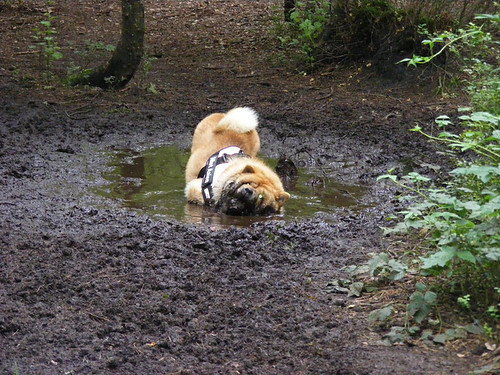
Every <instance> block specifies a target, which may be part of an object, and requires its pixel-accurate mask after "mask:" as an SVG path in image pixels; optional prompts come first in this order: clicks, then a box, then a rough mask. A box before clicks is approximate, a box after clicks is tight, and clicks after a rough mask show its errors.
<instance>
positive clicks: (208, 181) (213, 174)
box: [198, 146, 247, 206]
mask: <svg viewBox="0 0 500 375" xmlns="http://www.w3.org/2000/svg"><path fill="white" fill-rule="evenodd" d="M246 156H247V155H246V154H245V152H244V151H243V150H242V149H241V148H239V147H236V146H230V147H226V148H223V149H222V150H219V151H217V152H216V153H215V154H213V155H212V156H210V157H209V158H208V160H207V163H206V164H205V166H204V167H203V168H202V169H201V170H200V172H199V173H198V178H202V179H203V180H202V182H201V192H202V194H203V200H204V201H205V204H206V205H208V206H210V205H211V204H212V203H213V202H212V198H213V187H212V184H213V182H214V179H216V178H217V177H218V176H219V174H220V173H221V172H222V170H220V171H219V169H221V167H219V166H222V165H223V164H227V163H228V162H229V160H231V158H233V157H246ZM218 167H219V168H218ZM216 169H218V170H217V171H216ZM224 169H225V168H224Z"/></svg>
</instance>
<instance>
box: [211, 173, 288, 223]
mask: <svg viewBox="0 0 500 375" xmlns="http://www.w3.org/2000/svg"><path fill="white" fill-rule="evenodd" d="M226 177H227V178H226V179H225V181H224V183H223V184H222V185H221V186H220V192H219V194H218V196H217V197H216V207H217V208H218V209H219V210H220V211H221V212H223V213H226V214H228V215H269V214H272V213H276V212H279V211H280V209H281V207H283V205H284V204H285V202H286V201H287V200H288V198H290V194H288V193H287V192H286V191H284V190H283V185H282V184H281V181H280V179H279V177H278V176H277V175H276V174H275V173H274V172H273V171H271V170H270V169H269V168H267V167H265V166H262V165H258V164H257V165H255V164H247V165H245V166H243V168H241V167H240V168H239V170H238V171H237V172H236V173H233V174H228V175H226Z"/></svg>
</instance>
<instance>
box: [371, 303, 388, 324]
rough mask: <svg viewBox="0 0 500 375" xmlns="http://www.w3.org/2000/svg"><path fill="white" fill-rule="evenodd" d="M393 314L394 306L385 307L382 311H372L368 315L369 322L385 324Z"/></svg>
mask: <svg viewBox="0 0 500 375" xmlns="http://www.w3.org/2000/svg"><path fill="white" fill-rule="evenodd" d="M393 312H394V308H393V307H392V305H390V306H386V307H383V308H381V309H378V310H374V311H372V312H371V313H370V314H369V315H368V320H369V321H370V322H372V323H375V322H384V321H386V320H388V319H389V318H390V317H391V315H392V313H393Z"/></svg>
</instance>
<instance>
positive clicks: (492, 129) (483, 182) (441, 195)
mask: <svg viewBox="0 0 500 375" xmlns="http://www.w3.org/2000/svg"><path fill="white" fill-rule="evenodd" d="M484 18H488V19H491V20H494V21H495V22H498V17H497V16H495V17H493V16H492V17H486V16H484ZM443 35H444V34H442V35H441V36H439V37H436V38H435V39H433V40H427V41H425V43H426V44H427V45H428V46H429V47H430V51H431V53H432V54H431V55H430V56H429V57H427V58H424V57H421V56H416V57H415V56H414V57H413V58H412V59H407V60H406V61H407V62H408V63H410V64H412V65H416V64H420V63H428V62H429V61H431V60H432V59H434V58H435V57H436V56H438V55H439V54H441V53H443V51H445V50H446V49H448V50H449V49H450V48H452V46H453V48H454V49H455V50H454V53H461V51H467V53H468V52H469V50H468V49H463V48H465V47H466V46H470V41H467V43H466V42H465V41H466V39H468V38H479V39H478V40H476V41H475V42H474V43H477V42H478V41H482V43H484V44H485V45H488V43H490V42H491V36H490V35H489V34H487V33H484V32H483V31H482V29H481V28H478V27H476V26H475V25H471V26H470V27H469V28H468V29H467V30H464V31H463V33H462V34H461V35H459V36H452V35H451V34H447V35H446V37H445V36H443ZM446 40H448V42H446ZM434 43H441V45H442V47H441V48H440V49H439V51H438V52H433V48H434V46H435V44H434ZM483 47H484V46H483ZM493 48H497V47H496V46H495V45H493ZM483 50H484V49H483V48H480V49H477V56H475V57H474V58H470V59H463V61H464V63H468V62H470V61H474V65H472V66H469V67H468V68H469V69H475V68H474V67H476V68H477V67H478V66H479V67H484V66H485V65H484V64H483V63H482V61H481V58H483V56H488V57H489V55H482V54H481V53H482V51H483ZM464 54H465V52H464ZM471 76H474V77H476V79H475V80H473V81H471V82H469V93H470V95H471V97H472V104H473V105H475V106H477V107H479V108H480V109H483V108H488V109H491V110H489V111H484V110H476V111H474V110H471V108H464V109H460V111H461V113H462V115H461V116H460V117H459V120H460V124H459V126H456V125H455V124H454V121H453V120H452V119H451V118H450V117H449V116H446V115H442V116H439V117H438V118H437V119H436V123H437V125H438V127H439V129H440V133H439V134H437V135H434V134H430V133H428V132H425V131H424V130H423V128H422V127H420V126H416V127H414V128H413V129H412V131H413V132H416V133H417V134H419V135H421V136H424V137H426V138H428V139H429V140H431V141H433V142H438V143H439V144H441V145H444V146H446V148H447V150H448V154H451V155H453V159H454V160H455V162H456V167H455V168H454V169H452V170H451V171H450V172H449V175H448V179H447V180H445V181H434V180H433V179H431V178H429V177H426V176H422V175H420V174H418V173H416V172H412V173H409V174H407V175H405V176H401V177H400V176H397V175H396V174H394V170H391V171H389V173H388V174H386V175H383V176H380V177H379V178H378V179H379V180H383V179H389V180H391V181H392V182H394V183H395V184H397V185H399V186H400V187H402V188H404V189H405V190H407V191H408V192H409V195H405V196H404V197H402V198H401V199H402V200H404V201H406V202H411V204H410V205H409V206H408V207H407V208H406V209H405V210H404V211H402V212H401V214H402V220H401V221H400V222H399V223H397V225H396V226H395V227H393V228H386V229H385V232H386V233H388V234H390V233H414V234H416V235H417V236H422V235H423V238H422V240H421V243H420V247H419V248H418V250H417V252H416V254H417V256H418V260H417V261H418V266H419V270H420V274H421V275H422V276H434V277H437V278H439V280H440V283H441V286H440V288H437V287H436V286H434V289H441V292H444V291H445V289H446V290H447V292H446V293H460V296H461V297H459V298H458V299H457V302H458V303H459V304H460V305H461V306H463V307H464V308H466V309H467V311H468V312H469V313H472V314H476V315H477V314H479V315H480V316H481V317H482V319H483V322H484V324H483V332H485V333H486V335H487V336H489V337H491V338H498V335H496V333H495V332H496V329H497V327H498V323H499V320H500V314H499V308H500V288H498V287H495V286H496V285H499V284H500V117H499V112H500V102H499V101H497V102H489V101H488V102H487V103H485V102H482V104H487V105H485V106H481V105H478V104H480V103H481V100H477V99H476V101H475V100H474V99H475V98H477V97H478V95H482V94H481V93H483V92H485V91H488V90H490V89H491V87H492V85H485V79H484V76H483V75H482V74H480V72H477V73H473V74H472V73H471ZM486 81H487V82H498V81H499V69H496V70H495V69H494V70H488V74H487V80H486ZM495 95H498V94H497V93H495V94H493V95H489V94H488V97H489V98H490V97H494V96H495ZM454 130H455V131H454ZM417 238H418V237H417ZM431 280H432V279H431ZM416 289H417V290H416V291H415V292H414V293H413V294H412V295H411V297H410V302H409V304H408V306H407V319H409V318H413V319H414V320H415V322H416V323H418V324H421V323H422V322H423V321H424V319H425V318H426V317H428V316H429V314H430V312H431V311H432V310H433V308H434V307H436V306H437V294H436V292H434V291H431V290H429V288H428V287H427V286H425V285H424V284H421V283H417V286H416ZM443 294H445V293H443ZM448 336H449V335H448ZM448 336H442V339H443V340H441V338H439V340H438V342H439V341H442V343H444V342H445V341H446V340H448V339H449V337H448ZM436 337H437V336H436ZM434 341H435V342H436V340H435V339H434Z"/></svg>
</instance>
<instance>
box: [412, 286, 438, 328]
mask: <svg viewBox="0 0 500 375" xmlns="http://www.w3.org/2000/svg"><path fill="white" fill-rule="evenodd" d="M416 289H417V290H416V291H415V292H414V293H413V294H412V295H411V297H410V303H409V304H408V305H407V307H406V314H407V315H406V316H407V320H408V319H409V318H410V317H413V319H415V321H416V322H417V323H418V324H421V323H422V322H423V320H424V319H425V318H426V317H427V316H428V315H429V313H430V312H431V311H432V309H433V308H434V307H435V306H436V302H437V294H436V293H434V292H432V291H430V290H428V289H427V286H426V285H425V284H423V283H420V282H419V283H417V285H416Z"/></svg>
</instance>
